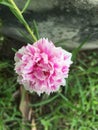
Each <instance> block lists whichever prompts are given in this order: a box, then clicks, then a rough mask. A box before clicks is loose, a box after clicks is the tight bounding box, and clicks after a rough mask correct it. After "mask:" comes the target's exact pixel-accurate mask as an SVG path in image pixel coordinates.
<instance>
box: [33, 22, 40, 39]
mask: <svg viewBox="0 0 98 130" xmlns="http://www.w3.org/2000/svg"><path fill="white" fill-rule="evenodd" d="M33 24H34V31H35V35H36V37H37V40H38V39H39V38H40V37H39V32H38V27H37V23H36V21H35V20H33Z"/></svg>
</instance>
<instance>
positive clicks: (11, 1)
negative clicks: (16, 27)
mask: <svg viewBox="0 0 98 130" xmlns="http://www.w3.org/2000/svg"><path fill="white" fill-rule="evenodd" d="M9 2H10V4H11V5H12V6H13V8H14V9H15V10H14V9H13V8H11V7H10V8H11V11H12V12H13V13H14V14H15V13H16V15H17V16H16V17H17V18H18V19H19V20H21V23H22V24H23V25H24V26H25V28H26V30H27V31H28V32H29V34H30V35H31V36H32V38H33V40H34V41H35V42H36V41H37V38H36V36H35V35H34V32H33V31H32V30H31V28H30V26H29V25H28V23H27V22H26V20H25V19H24V17H23V15H22V12H21V11H20V9H19V8H18V7H17V5H16V4H15V2H14V1H13V0H9Z"/></svg>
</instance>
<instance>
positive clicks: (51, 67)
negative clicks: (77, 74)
mask: <svg viewBox="0 0 98 130" xmlns="http://www.w3.org/2000/svg"><path fill="white" fill-rule="evenodd" d="M71 56H72V54H71V53H69V52H67V51H65V50H64V49H62V48H61V47H55V46H54V44H53V43H52V42H51V41H48V39H45V38H43V39H40V40H39V41H37V42H36V43H34V44H33V45H30V44H28V45H27V46H23V47H22V48H21V49H19V50H18V52H17V53H16V54H15V62H16V63H15V71H16V73H17V74H18V82H19V83H20V84H22V85H23V86H24V87H25V89H26V90H29V91H30V92H33V91H35V92H37V93H38V94H39V95H40V94H41V93H44V92H45V93H47V94H50V93H51V92H55V91H58V90H59V88H60V86H61V85H63V86H64V85H66V81H65V78H67V77H68V72H69V67H70V65H71V64H72V61H71Z"/></svg>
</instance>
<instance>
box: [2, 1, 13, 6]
mask: <svg viewBox="0 0 98 130" xmlns="http://www.w3.org/2000/svg"><path fill="white" fill-rule="evenodd" d="M0 4H2V5H5V6H8V7H10V8H13V6H12V5H11V4H9V3H8V2H7V1H2V0H1V1H0Z"/></svg>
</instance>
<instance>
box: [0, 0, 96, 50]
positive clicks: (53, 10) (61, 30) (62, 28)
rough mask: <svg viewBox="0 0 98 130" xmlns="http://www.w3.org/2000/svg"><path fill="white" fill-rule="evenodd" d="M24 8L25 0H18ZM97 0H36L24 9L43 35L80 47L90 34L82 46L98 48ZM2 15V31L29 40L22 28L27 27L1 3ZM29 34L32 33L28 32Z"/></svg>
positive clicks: (13, 36) (65, 44)
mask: <svg viewBox="0 0 98 130" xmlns="http://www.w3.org/2000/svg"><path fill="white" fill-rule="evenodd" d="M15 1H16V3H17V4H18V5H19V7H20V8H21V9H22V8H23V5H24V3H25V1H26V0H21V2H20V0H15ZM97 8H98V0H93V1H92V0H49V1H48V0H40V1H39V0H33V1H31V3H30V6H29V8H28V10H27V12H26V13H25V18H26V19H27V21H28V23H29V24H30V25H31V26H33V25H32V21H33V20H36V21H37V24H38V29H39V34H40V37H48V38H49V40H52V41H53V42H54V43H57V45H58V46H59V45H60V46H63V47H64V48H66V47H67V48H70V49H73V48H75V47H78V46H79V44H81V43H82V42H83V41H84V40H85V39H86V38H87V37H88V36H89V35H91V36H90V38H89V40H88V41H87V43H86V44H85V45H84V46H83V48H82V49H95V48H98V10H97ZM0 12H2V13H0V17H1V19H2V21H3V27H2V29H1V30H0V31H1V32H2V33H3V34H5V35H7V36H9V37H12V38H15V39H18V40H20V41H23V42H26V40H25V39H24V37H23V36H22V35H21V33H20V32H24V33H25V34H26V35H27V33H26V31H25V29H24V28H23V26H22V25H21V24H20V23H19V22H17V20H16V18H15V17H14V16H13V15H12V14H11V13H10V11H9V10H8V9H7V8H6V9H5V7H1V11H0ZM28 36H29V35H28Z"/></svg>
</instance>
